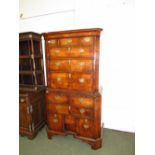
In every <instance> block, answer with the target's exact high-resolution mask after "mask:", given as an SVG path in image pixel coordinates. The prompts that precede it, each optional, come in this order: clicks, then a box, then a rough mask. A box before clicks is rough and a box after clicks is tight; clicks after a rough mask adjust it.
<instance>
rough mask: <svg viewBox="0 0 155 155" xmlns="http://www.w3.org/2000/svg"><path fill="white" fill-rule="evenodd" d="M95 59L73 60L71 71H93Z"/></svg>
mask: <svg viewBox="0 0 155 155" xmlns="http://www.w3.org/2000/svg"><path fill="white" fill-rule="evenodd" d="M92 70H93V60H71V71H80V72H83V71H92Z"/></svg>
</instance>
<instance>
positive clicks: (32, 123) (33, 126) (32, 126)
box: [32, 123, 34, 131]
mask: <svg viewBox="0 0 155 155" xmlns="http://www.w3.org/2000/svg"><path fill="white" fill-rule="evenodd" d="M32 131H34V123H32Z"/></svg>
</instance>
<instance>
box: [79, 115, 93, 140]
mask: <svg viewBox="0 0 155 155" xmlns="http://www.w3.org/2000/svg"><path fill="white" fill-rule="evenodd" d="M77 133H78V134H79V135H80V136H83V137H88V138H94V137H95V136H94V134H95V128H94V123H93V121H92V120H88V119H86V118H84V119H79V121H78V125H77Z"/></svg>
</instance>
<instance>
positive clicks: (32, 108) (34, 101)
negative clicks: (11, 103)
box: [19, 89, 46, 139]
mask: <svg viewBox="0 0 155 155" xmlns="http://www.w3.org/2000/svg"><path fill="white" fill-rule="evenodd" d="M44 93H45V90H44V89H43V90H37V91H33V92H30V91H20V93H19V133H20V135H21V136H27V137H28V138H29V139H33V138H34V137H35V136H36V135H37V133H38V131H39V130H40V129H41V128H42V127H43V126H44V125H45V120H46V115H45V94H44Z"/></svg>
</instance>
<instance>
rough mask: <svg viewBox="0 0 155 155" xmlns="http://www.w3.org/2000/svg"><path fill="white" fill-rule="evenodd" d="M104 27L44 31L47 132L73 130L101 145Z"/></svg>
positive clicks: (90, 142) (96, 144) (93, 145)
mask: <svg viewBox="0 0 155 155" xmlns="http://www.w3.org/2000/svg"><path fill="white" fill-rule="evenodd" d="M101 31H102V29H99V28H97V29H83V30H72V31H61V32H49V33H44V34H43V35H44V39H45V48H46V73H47V89H46V113H47V134H48V137H49V138H51V137H52V136H53V135H66V134H73V135H74V136H75V137H76V138H78V139H80V140H83V141H85V142H87V143H89V144H90V145H91V147H92V148H93V149H98V148H100V147H101V145H102V137H101V95H100V93H99V86H98V80H99V40H100V32H101Z"/></svg>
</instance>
